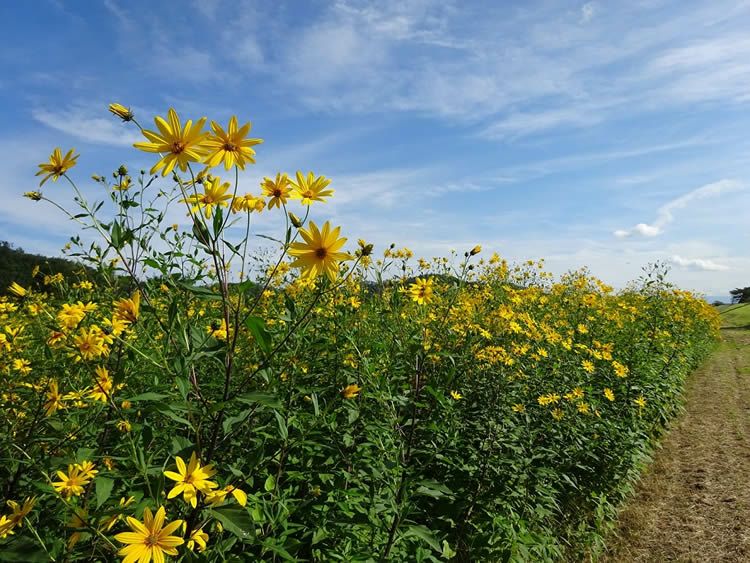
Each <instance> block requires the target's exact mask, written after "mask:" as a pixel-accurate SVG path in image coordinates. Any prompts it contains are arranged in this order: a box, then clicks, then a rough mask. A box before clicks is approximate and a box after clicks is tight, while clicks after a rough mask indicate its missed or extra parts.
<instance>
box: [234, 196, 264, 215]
mask: <svg viewBox="0 0 750 563" xmlns="http://www.w3.org/2000/svg"><path fill="white" fill-rule="evenodd" d="M265 207H266V200H264V199H263V198H262V197H255V196H254V195H253V194H250V193H247V194H245V195H240V196H237V197H236V198H234V199H233V200H232V211H234V212H235V213H239V212H240V211H246V212H248V213H253V212H258V213H260V212H261V211H263V210H264V209H265Z"/></svg>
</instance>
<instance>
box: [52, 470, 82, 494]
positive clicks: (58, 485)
mask: <svg viewBox="0 0 750 563" xmlns="http://www.w3.org/2000/svg"><path fill="white" fill-rule="evenodd" d="M57 477H58V478H59V479H60V480H59V481H54V482H53V483H52V486H53V487H54V488H55V491H57V492H58V493H59V494H60V495H62V496H63V497H64V498H70V497H71V496H77V497H78V496H81V495H82V494H83V490H84V487H85V486H86V485H88V484H89V482H90V481H91V479H89V478H88V477H87V476H86V474H84V473H83V472H82V471H81V466H80V465H78V464H76V465H72V464H71V465H68V473H67V474H66V473H65V472H63V471H60V470H58V471H57Z"/></svg>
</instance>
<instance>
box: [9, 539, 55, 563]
mask: <svg viewBox="0 0 750 563" xmlns="http://www.w3.org/2000/svg"><path fill="white" fill-rule="evenodd" d="M0 561H24V562H26V563H36V562H37V561H49V557H47V554H46V553H44V550H43V549H42V547H41V546H40V545H39V544H38V543H37V542H36V541H35V540H32V539H30V538H25V537H23V536H20V537H18V538H14V539H12V540H10V541H9V542H8V543H7V544H5V545H0Z"/></svg>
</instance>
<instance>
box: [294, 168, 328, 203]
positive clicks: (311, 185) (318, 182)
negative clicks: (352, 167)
mask: <svg viewBox="0 0 750 563" xmlns="http://www.w3.org/2000/svg"><path fill="white" fill-rule="evenodd" d="M330 183H331V180H329V179H328V178H326V177H325V176H318V177H317V178H316V177H315V175H314V174H313V173H312V172H308V174H307V177H305V176H304V175H303V174H302V172H299V171H298V172H297V181H296V182H295V181H294V180H290V184H291V185H292V187H293V188H294V191H293V192H292V196H291V197H292V199H301V200H302V205H310V204H311V203H312V202H313V201H325V200H324V199H323V198H325V197H329V196H332V195H333V190H330V189H328V190H327V189H325V188H326V187H327V186H328V184H330Z"/></svg>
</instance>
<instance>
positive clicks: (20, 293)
mask: <svg viewBox="0 0 750 563" xmlns="http://www.w3.org/2000/svg"><path fill="white" fill-rule="evenodd" d="M8 291H10V292H11V293H12V294H13V295H15V296H16V297H26V294H27V293H28V290H27V289H26V288H24V287H23V286H21V285H18V284H17V283H16V282H13V283H12V284H10V285H9V286H8Z"/></svg>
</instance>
